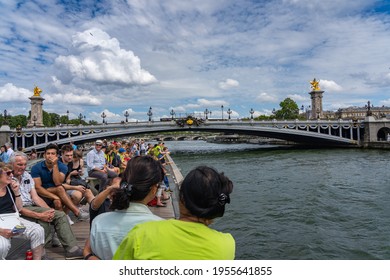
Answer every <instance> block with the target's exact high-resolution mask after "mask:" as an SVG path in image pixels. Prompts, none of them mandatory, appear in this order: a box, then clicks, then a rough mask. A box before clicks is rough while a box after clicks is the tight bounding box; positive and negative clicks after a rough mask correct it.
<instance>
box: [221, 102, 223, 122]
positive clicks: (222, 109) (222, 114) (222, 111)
mask: <svg viewBox="0 0 390 280" xmlns="http://www.w3.org/2000/svg"><path fill="white" fill-rule="evenodd" d="M221 111H222V120H223V105H221Z"/></svg>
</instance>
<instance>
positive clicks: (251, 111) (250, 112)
mask: <svg viewBox="0 0 390 280" xmlns="http://www.w3.org/2000/svg"><path fill="white" fill-rule="evenodd" d="M274 110H275V109H274ZM254 113H255V111H254V110H253V108H251V109H250V111H249V114H251V120H253V114H254Z"/></svg>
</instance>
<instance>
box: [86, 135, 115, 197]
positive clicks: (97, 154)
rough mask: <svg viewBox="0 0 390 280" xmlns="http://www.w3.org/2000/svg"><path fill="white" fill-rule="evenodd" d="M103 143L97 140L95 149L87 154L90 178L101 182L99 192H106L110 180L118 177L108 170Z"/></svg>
mask: <svg viewBox="0 0 390 280" xmlns="http://www.w3.org/2000/svg"><path fill="white" fill-rule="evenodd" d="M102 147H103V141H102V140H96V142H95V147H94V148H93V149H92V150H91V151H89V152H88V154H87V171H88V176H89V177H94V178H97V179H99V180H100V184H99V192H101V191H102V190H104V189H105V188H106V186H107V183H108V182H109V180H110V179H112V178H115V177H118V174H117V173H115V172H114V171H112V170H110V169H107V165H106V158H105V156H104V152H103V151H102Z"/></svg>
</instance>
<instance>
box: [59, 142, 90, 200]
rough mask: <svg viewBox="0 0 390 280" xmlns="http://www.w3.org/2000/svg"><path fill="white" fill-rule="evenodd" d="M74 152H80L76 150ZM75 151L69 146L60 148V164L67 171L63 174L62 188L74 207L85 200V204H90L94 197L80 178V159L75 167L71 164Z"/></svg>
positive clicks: (81, 170) (81, 172)
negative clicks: (62, 164)
mask: <svg viewBox="0 0 390 280" xmlns="http://www.w3.org/2000/svg"><path fill="white" fill-rule="evenodd" d="M76 152H80V153H81V151H79V150H77V151H76ZM74 153H75V151H74V150H73V148H72V146H71V145H63V146H62V147H61V162H62V163H64V164H65V165H66V166H67V168H68V171H67V173H66V174H65V181H64V183H63V187H64V188H65V189H66V192H67V194H68V195H69V196H70V197H71V199H72V201H73V203H74V204H75V205H79V204H80V201H81V200H82V199H84V198H85V199H86V201H87V202H91V201H92V199H93V197H94V195H93V193H92V191H91V190H90V189H89V188H88V187H87V182H86V181H85V180H84V179H83V178H81V175H82V174H83V166H82V161H81V160H82V159H79V160H78V163H77V166H75V164H74V162H73V155H74Z"/></svg>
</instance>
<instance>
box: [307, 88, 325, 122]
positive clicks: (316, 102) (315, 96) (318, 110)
mask: <svg viewBox="0 0 390 280" xmlns="http://www.w3.org/2000/svg"><path fill="white" fill-rule="evenodd" d="M323 93H324V91H323V90H313V91H311V92H309V94H310V96H311V116H310V119H321V118H323V117H324V113H323V110H322V94H323Z"/></svg>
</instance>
